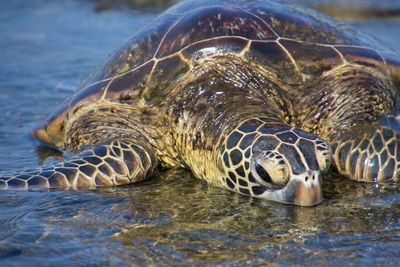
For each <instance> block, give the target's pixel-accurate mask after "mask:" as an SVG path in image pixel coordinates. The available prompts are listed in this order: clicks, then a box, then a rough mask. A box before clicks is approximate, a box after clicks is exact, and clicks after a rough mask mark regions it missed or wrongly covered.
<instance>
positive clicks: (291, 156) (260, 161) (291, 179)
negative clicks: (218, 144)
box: [222, 125, 332, 206]
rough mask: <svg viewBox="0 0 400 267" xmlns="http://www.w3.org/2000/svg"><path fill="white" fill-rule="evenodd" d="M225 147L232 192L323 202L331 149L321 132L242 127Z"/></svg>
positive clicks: (296, 201) (299, 202)
mask: <svg viewBox="0 0 400 267" xmlns="http://www.w3.org/2000/svg"><path fill="white" fill-rule="evenodd" d="M246 128H247V129H246ZM225 147H226V150H227V151H226V152H224V153H223V155H222V156H223V162H224V165H225V168H226V169H227V177H226V178H225V183H226V185H227V187H228V188H230V189H231V190H235V191H239V192H240V193H242V194H245V195H251V196H254V197H259V198H264V199H269V200H273V201H278V202H283V203H290V204H296V205H302V206H313V205H316V204H318V203H320V202H321V201H322V200H323V195H322V174H323V173H324V172H326V171H327V170H328V169H329V167H330V164H331V156H332V155H331V154H332V152H331V148H330V146H329V144H328V143H327V142H325V141H324V140H322V139H320V138H318V137H317V136H315V135H312V134H309V133H307V132H304V131H300V130H297V129H294V128H291V127H286V126H284V127H281V126H280V127H272V128H271V127H269V128H267V127H264V126H260V127H258V128H257V129H254V128H250V127H243V125H242V126H241V127H238V128H237V129H235V130H234V131H233V132H231V134H230V135H229V136H228V138H227V139H226V143H225Z"/></svg>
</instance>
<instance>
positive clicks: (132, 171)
mask: <svg viewBox="0 0 400 267" xmlns="http://www.w3.org/2000/svg"><path fill="white" fill-rule="evenodd" d="M155 163H156V160H155V159H154V156H153V155H152V154H151V153H149V150H148V149H145V148H144V147H143V146H139V145H134V144H132V143H126V142H122V141H121V142H119V141H115V142H108V143H105V144H102V145H98V146H96V147H94V148H91V149H85V150H84V151H83V152H81V153H79V154H78V155H77V157H75V158H73V159H71V160H68V161H64V162H61V163H59V164H57V165H54V166H48V167H43V168H39V169H36V170H30V171H29V170H28V171H25V172H21V173H19V174H18V175H15V176H13V177H1V178H0V187H1V188H3V189H28V188H62V189H83V188H86V189H88V188H95V187H98V186H112V185H123V184H130V183H134V182H139V181H142V180H144V179H145V178H146V177H148V175H149V174H151V173H152V171H153V169H154V166H155Z"/></svg>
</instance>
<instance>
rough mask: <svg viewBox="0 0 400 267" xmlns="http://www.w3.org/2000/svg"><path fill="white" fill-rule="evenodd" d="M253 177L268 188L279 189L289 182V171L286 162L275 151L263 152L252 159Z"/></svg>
mask: <svg viewBox="0 0 400 267" xmlns="http://www.w3.org/2000/svg"><path fill="white" fill-rule="evenodd" d="M252 172H253V174H254V175H253V176H254V177H255V178H256V180H258V182H259V183H260V184H262V185H264V186H267V187H270V188H279V187H282V186H283V185H285V184H286V183H287V182H288V181H289V176H290V169H289V165H288V163H287V161H286V160H285V159H284V158H283V157H282V155H280V154H279V153H278V152H275V151H267V152H263V153H261V154H260V155H258V156H255V157H254V158H253V163H252Z"/></svg>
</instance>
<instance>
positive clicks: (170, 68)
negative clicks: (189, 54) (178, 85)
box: [142, 54, 189, 102]
mask: <svg viewBox="0 0 400 267" xmlns="http://www.w3.org/2000/svg"><path fill="white" fill-rule="evenodd" d="M188 69H189V64H188V63H187V62H186V61H184V60H183V59H182V58H181V56H180V55H179V54H176V55H174V56H172V57H169V58H165V59H163V60H160V61H158V62H157V65H156V66H155V67H154V70H153V71H152V73H151V78H150V79H149V82H148V84H147V86H146V90H145V91H144V92H143V94H142V96H143V97H144V98H145V99H147V100H150V101H152V102H157V101H159V102H162V101H163V97H164V96H165V94H167V93H168V91H169V90H168V89H170V88H171V85H172V84H173V83H175V82H176V81H177V80H178V79H179V78H181V77H182V76H183V75H184V74H186V72H187V71H188Z"/></svg>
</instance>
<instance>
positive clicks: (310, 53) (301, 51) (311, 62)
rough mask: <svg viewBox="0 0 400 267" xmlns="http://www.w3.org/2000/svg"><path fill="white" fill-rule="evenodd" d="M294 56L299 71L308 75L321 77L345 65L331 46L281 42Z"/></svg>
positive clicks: (288, 41) (290, 41) (283, 40)
mask: <svg viewBox="0 0 400 267" xmlns="http://www.w3.org/2000/svg"><path fill="white" fill-rule="evenodd" d="M279 42H280V43H281V44H282V45H283V46H284V47H285V48H286V49H287V50H288V52H289V53H290V54H291V55H292V57H293V59H294V60H295V62H296V64H297V66H298V68H299V70H300V71H301V72H302V73H303V74H307V75H320V74H321V73H322V72H323V71H327V70H330V69H332V68H334V67H335V66H338V65H340V64H342V63H343V61H342V59H341V57H340V55H339V53H337V52H336V51H335V49H334V48H333V47H331V46H326V45H318V44H315V43H309V42H298V41H293V40H286V39H281V40H280V41H279Z"/></svg>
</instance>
